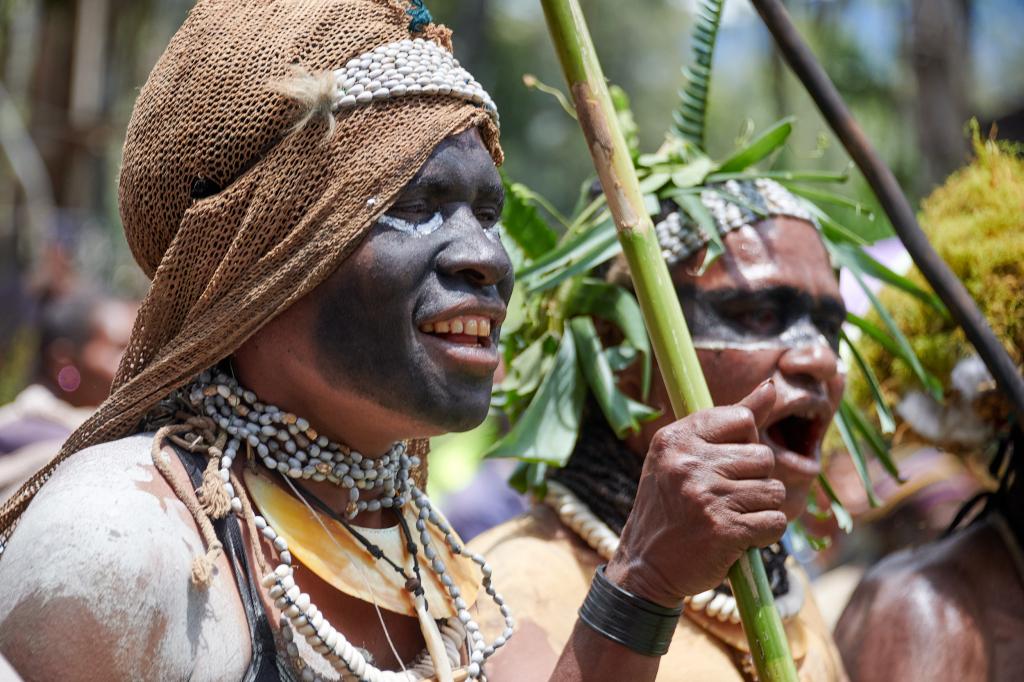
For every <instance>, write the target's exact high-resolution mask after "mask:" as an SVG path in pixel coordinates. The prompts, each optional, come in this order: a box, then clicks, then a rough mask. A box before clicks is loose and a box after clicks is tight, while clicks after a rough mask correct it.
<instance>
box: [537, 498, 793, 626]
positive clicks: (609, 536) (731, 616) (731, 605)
mask: <svg viewBox="0 0 1024 682" xmlns="http://www.w3.org/2000/svg"><path fill="white" fill-rule="evenodd" d="M547 487H548V492H547V495H546V496H545V497H544V504H546V505H547V506H549V507H550V508H551V509H553V510H554V511H555V513H556V514H558V518H559V520H561V522H562V523H563V524H565V525H566V526H567V527H568V528H570V529H571V530H572V531H573V532H574V533H576V535H578V536H579V537H580V538H581V539H582V540H583V541H584V542H586V543H587V544H588V545H589V546H590V548H591V549H593V550H594V551H595V552H597V553H598V554H599V555H601V558H603V559H605V560H609V559H611V558H612V555H613V554H615V550H617V549H618V548H619V536H618V535H617V534H616V533H615V531H613V530H612V529H611V528H609V527H608V525H607V524H606V523H605V522H604V521H602V520H601V519H599V518H598V517H597V515H596V514H594V513H593V512H592V511H590V509H589V508H588V507H587V505H586V504H584V503H583V502H582V501H581V500H580V499H579V498H578V497H576V495H574V494H573V493H572V491H570V490H569V489H568V488H566V487H565V486H564V485H562V484H561V483H559V482H557V481H553V480H551V479H548V481H547ZM781 568H782V570H785V567H781ZM683 603H684V604H685V605H686V606H687V608H689V609H690V610H691V611H695V612H698V613H699V612H704V613H706V614H707V615H708V616H711V617H713V618H717V619H718V620H720V621H722V622H725V621H728V622H730V623H734V624H739V623H740V614H739V609H738V608H737V606H736V598H735V597H733V596H732V594H730V593H728V592H725V591H724V590H722V589H721V586H719V587H716V588H712V589H710V590H705V591H704V592H701V593H700V594H695V595H693V596H689V597H685V598H684V599H683ZM803 605H804V591H803V587H802V586H801V585H800V582H799V581H797V580H791V581H788V589H787V590H786V591H785V592H784V593H783V594H779V595H775V606H776V608H778V610H779V615H780V616H781V617H782V619H783V620H788V619H790V618H792V617H793V616H795V615H796V614H797V613H799V612H800V609H802V608H803Z"/></svg>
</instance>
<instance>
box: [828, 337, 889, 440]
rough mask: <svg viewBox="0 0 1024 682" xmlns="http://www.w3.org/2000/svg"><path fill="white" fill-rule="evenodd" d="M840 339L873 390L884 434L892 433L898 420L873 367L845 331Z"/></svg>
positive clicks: (872, 393)
mask: <svg viewBox="0 0 1024 682" xmlns="http://www.w3.org/2000/svg"><path fill="white" fill-rule="evenodd" d="M839 336H840V338H841V339H842V340H843V341H844V342H845V343H846V347H847V348H848V349H849V351H850V355H852V356H853V360H854V362H856V363H857V367H859V368H860V373H861V375H862V376H863V377H864V379H865V381H867V382H868V388H870V389H871V395H872V397H873V398H874V403H875V412H876V413H877V414H878V422H879V423H880V424H881V425H882V432H883V433H892V432H893V431H895V430H896V420H895V418H894V417H893V414H892V410H891V409H889V404H888V403H887V402H886V400H885V396H884V395H882V387H881V385H880V384H879V383H878V377H877V376H875V371H874V370H873V369H871V365H869V364H868V363H867V361H865V360H864V356H863V355H861V353H860V350H858V349H857V346H856V345H855V344H854V343H853V342H852V341H850V337H848V336H847V335H846V332H845V331H843V330H840V331H839Z"/></svg>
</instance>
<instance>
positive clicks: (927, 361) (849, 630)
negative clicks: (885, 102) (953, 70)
mask: <svg viewBox="0 0 1024 682" xmlns="http://www.w3.org/2000/svg"><path fill="white" fill-rule="evenodd" d="M975 152H976V155H977V160H976V161H974V162H973V163H972V164H971V165H969V166H968V167H966V168H964V169H962V170H960V171H958V172H957V173H955V174H954V175H953V176H952V177H951V178H950V179H949V180H948V181H947V182H946V184H945V185H943V187H941V188H939V189H938V190H936V192H935V193H933V194H932V195H931V196H930V197H929V198H928V199H926V200H925V202H924V204H923V214H922V220H921V224H922V227H923V228H924V229H925V231H926V232H927V233H928V236H929V238H930V239H931V240H932V242H933V244H934V245H935V248H936V251H938V253H939V255H940V256H942V257H943V258H944V259H945V260H946V261H947V262H948V263H949V264H950V266H951V267H952V269H953V271H954V273H955V274H956V276H957V277H959V278H960V279H961V280H962V281H963V282H964V285H965V286H966V287H967V290H968V292H970V294H971V295H972V297H973V298H974V300H975V301H976V302H977V304H978V307H979V308H980V310H981V312H982V313H983V314H984V315H985V317H986V318H987V319H988V321H989V324H991V325H992V328H993V330H994V331H995V332H996V334H997V335H998V336H999V337H1000V338H1001V340H1002V341H1003V343H1004V345H1005V346H1006V348H1007V350H1008V351H1009V353H1010V357H1011V358H1012V359H1013V360H1014V361H1015V363H1016V364H1017V365H1018V367H1019V366H1020V365H1021V363H1022V362H1024V355H1022V352H1024V351H1022V349H1024V299H1022V298H1021V295H1020V291H1021V285H1022V283H1024V271H1022V265H1021V264H1022V262H1024V232H1022V231H1021V229H1020V227H1021V208H1022V207H1024V157H1022V156H1021V154H1020V150H1019V148H1013V147H1009V146H1003V145H999V144H997V143H995V142H993V141H985V142H982V141H981V140H980V139H979V137H978V136H977V135H976V136H975ZM912 276H914V277H919V275H918V274H916V273H914V274H913V275H912ZM885 297H886V294H885V293H884V292H883V298H885ZM888 299H889V300H888V303H889V304H890V308H889V309H890V310H891V311H892V313H893V315H894V317H895V318H896V320H897V322H898V323H899V324H900V325H901V326H902V327H903V328H905V329H906V330H907V336H908V338H909V339H910V341H911V343H912V344H913V345H914V347H915V349H916V350H917V351H918V354H919V355H920V357H921V360H922V362H923V364H924V365H925V367H927V368H928V369H930V370H931V371H932V372H933V373H934V374H935V375H936V376H938V377H939V378H940V379H941V380H943V383H944V386H945V387H946V390H945V394H944V396H943V399H942V401H941V402H940V401H938V400H936V399H934V398H932V397H931V396H930V395H927V394H925V393H923V392H921V391H920V390H918V389H917V388H916V387H915V386H914V385H913V383H912V381H911V379H910V378H909V376H908V373H907V371H906V370H905V368H903V367H901V366H900V365H899V364H896V363H893V364H892V365H891V366H890V367H888V368H886V367H884V366H883V367H881V368H880V369H881V370H882V372H880V374H882V376H884V377H885V381H884V382H883V385H884V386H885V387H886V389H887V390H891V391H893V392H894V393H895V394H897V395H899V396H901V397H902V400H901V402H900V404H899V407H898V413H899V416H900V418H901V419H902V421H903V422H904V424H905V425H906V427H907V428H908V430H910V431H911V432H912V434H913V436H914V437H915V438H916V439H918V440H920V441H924V442H925V443H928V444H930V445H934V446H935V447H938V448H940V449H941V450H943V451H945V452H947V453H953V454H956V455H957V456H959V457H960V458H961V459H962V460H963V461H965V462H971V461H982V462H986V463H988V468H989V481H988V483H989V484H990V485H989V489H988V490H985V491H983V492H982V493H980V494H978V495H976V496H974V497H972V498H971V499H970V500H968V501H966V502H965V503H964V504H963V506H962V507H961V510H960V512H959V513H958V514H957V516H956V518H955V519H954V521H953V523H952V524H950V528H949V529H948V530H947V532H946V533H945V534H944V535H942V536H941V537H938V538H922V539H924V540H925V541H924V542H922V543H921V544H919V545H918V546H916V547H913V548H910V549H905V550H903V551H900V552H896V553H894V554H892V555H890V556H889V557H887V558H885V559H884V560H883V561H882V562H881V563H879V564H878V565H876V566H874V567H873V568H871V569H870V570H869V571H868V573H867V575H866V577H865V579H864V581H863V582H862V583H861V584H860V586H859V587H858V588H857V590H856V592H854V594H853V597H852V599H851V600H850V604H849V605H848V606H847V608H846V610H845V611H844V612H843V615H842V617H841V618H840V620H839V624H838V626H837V628H836V641H837V643H838V645H839V648H840V651H841V653H842V655H843V660H844V662H845V664H846V666H847V670H848V671H849V673H850V677H851V679H853V680H879V679H908V680H957V681H973V680H978V681H981V680H997V681H999V680H1019V679H1020V677H1021V676H1020V671H1021V663H1020V659H1019V652H1020V650H1021V647H1022V646H1024V549H1022V547H1024V490H1022V489H1021V488H1022V484H1024V438H1022V435H1021V430H1020V427H1019V425H1018V424H1017V423H1016V421H1015V419H1014V416H1013V415H1012V413H1011V412H1010V409H1009V405H1008V404H1007V401H1006V399H1005V398H1004V397H1003V396H1002V394H1001V393H1000V392H999V391H998V390H997V388H996V385H995V382H994V380H993V379H992V377H991V376H989V374H988V371H987V370H986V368H985V366H984V365H983V364H982V362H981V361H980V360H979V358H978V356H977V355H976V354H975V353H974V351H973V348H972V347H971V346H970V344H969V343H968V342H967V340H966V338H965V337H964V335H963V333H962V332H961V331H960V330H959V329H958V328H957V327H956V325H955V323H954V322H953V321H952V320H949V319H946V318H943V317H941V316H938V315H933V314H930V313H929V311H928V309H927V308H925V307H924V306H923V305H920V304H919V302H917V301H916V300H897V299H895V298H893V297H891V296H889V297H888ZM868 359H869V361H874V360H875V358H872V357H869V358H868ZM855 395H856V392H855ZM976 510H978V511H977V513H975V512H976Z"/></svg>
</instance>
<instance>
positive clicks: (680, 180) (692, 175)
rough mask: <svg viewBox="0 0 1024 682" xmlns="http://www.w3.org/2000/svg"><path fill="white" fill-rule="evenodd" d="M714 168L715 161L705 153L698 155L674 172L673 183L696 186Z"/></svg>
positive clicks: (682, 185) (684, 186) (678, 185)
mask: <svg viewBox="0 0 1024 682" xmlns="http://www.w3.org/2000/svg"><path fill="white" fill-rule="evenodd" d="M714 169H715V162H714V161H712V160H711V159H709V158H708V157H706V156H703V155H701V156H698V157H697V158H695V159H693V160H692V161H690V162H689V163H687V164H685V165H684V166H682V167H681V168H679V169H677V170H676V171H674V172H673V173H672V184H673V185H675V186H676V187H678V188H686V187H696V186H697V185H699V184H701V183H703V182H704V178H706V177H707V176H708V173H710V172H711V171H713V170H714Z"/></svg>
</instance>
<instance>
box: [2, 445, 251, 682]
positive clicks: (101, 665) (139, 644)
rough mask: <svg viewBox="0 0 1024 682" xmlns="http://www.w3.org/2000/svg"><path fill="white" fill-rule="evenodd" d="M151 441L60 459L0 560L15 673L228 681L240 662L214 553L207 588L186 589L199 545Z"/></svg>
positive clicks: (227, 591) (5, 631) (236, 620)
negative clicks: (159, 469) (152, 452)
mask: <svg viewBox="0 0 1024 682" xmlns="http://www.w3.org/2000/svg"><path fill="white" fill-rule="evenodd" d="M151 444H152V436H151V435H137V436H132V437H129V438H124V439H121V440H118V441H114V442H112V443H105V444H102V445H98V446H95V447H92V448H88V449H87V450H84V451H82V452H80V453H78V454H76V455H74V456H73V457H71V458H70V459H69V460H68V461H66V462H65V463H64V464H62V465H61V466H60V467H59V468H58V469H57V470H56V471H55V472H54V474H53V476H52V477H51V479H50V480H49V482H47V484H46V485H45V486H44V487H43V488H42V490H41V491H40V492H39V493H38V495H37V496H36V498H35V500H34V501H33V502H32V504H31V506H30V507H29V509H28V510H27V511H26V512H25V514H24V515H23V517H22V519H21V521H20V523H19V525H18V527H17V529H16V530H15V532H14V534H13V535H12V537H11V539H10V541H9V543H8V545H7V547H6V549H5V551H4V553H3V555H2V557H0V652H2V653H3V655H4V656H6V657H7V658H8V659H9V660H10V661H11V663H12V664H13V665H14V666H15V667H16V668H18V667H20V668H21V670H22V674H23V675H25V676H26V678H30V679H62V680H112V679H131V680H144V679H159V680H181V679H190V680H211V681H213V680H237V679H240V678H241V676H242V675H243V673H244V671H245V669H246V667H247V666H248V663H249V658H250V653H251V651H250V649H251V647H250V643H249V632H248V626H247V624H246V619H245V613H244V611H243V609H242V605H241V601H240V599H239V597H238V592H237V589H236V587H235V583H234V578H233V576H232V574H231V572H230V570H228V565H227V563H226V561H225V560H224V559H223V557H222V559H221V561H220V562H219V563H218V571H217V574H216V576H215V577H214V580H213V583H212V584H211V585H210V587H209V588H208V589H207V590H199V589H197V588H196V587H194V586H193V585H192V584H191V582H190V575H191V566H192V560H193V558H194V557H195V556H197V555H199V554H201V553H203V552H204V551H205V549H204V547H203V543H202V540H201V538H200V536H199V534H198V531H197V530H196V527H195V524H194V522H193V520H192V517H191V515H190V514H189V512H188V510H187V509H186V508H185V506H184V505H183V504H182V503H181V502H180V501H179V500H178V499H177V498H176V497H175V496H174V493H173V491H172V490H171V489H170V487H169V486H168V485H167V484H166V482H165V481H163V479H162V477H161V476H160V474H159V473H157V472H156V470H155V469H154V467H153V465H152V462H151V459H150V447H151ZM83 613H84V614H90V613H91V614H92V616H94V617H95V619H94V620H93V619H92V618H90V617H84V616H82V615H81V614H83Z"/></svg>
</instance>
